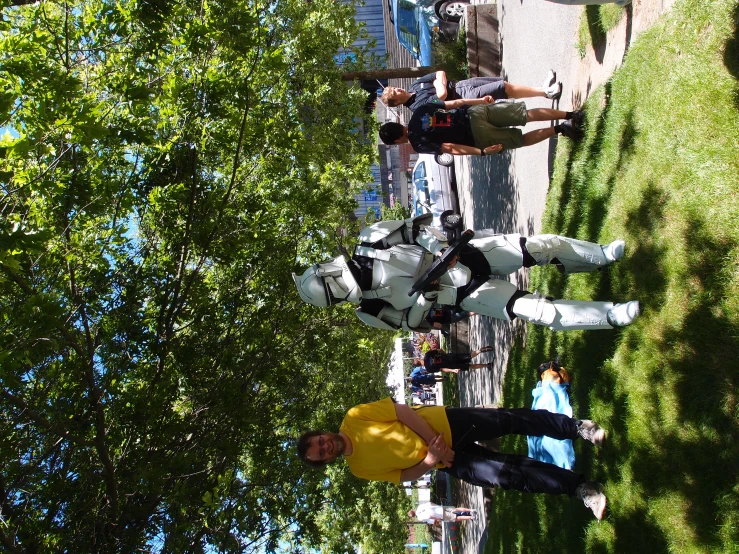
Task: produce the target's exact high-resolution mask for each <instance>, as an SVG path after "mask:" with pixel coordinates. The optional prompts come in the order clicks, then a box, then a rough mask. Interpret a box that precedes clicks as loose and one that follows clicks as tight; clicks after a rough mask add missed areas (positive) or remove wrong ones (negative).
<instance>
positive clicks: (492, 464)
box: [441, 408, 585, 496]
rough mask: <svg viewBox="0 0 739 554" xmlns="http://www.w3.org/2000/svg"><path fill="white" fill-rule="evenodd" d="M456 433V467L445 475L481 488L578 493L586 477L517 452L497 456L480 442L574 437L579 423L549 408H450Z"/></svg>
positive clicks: (450, 424) (450, 415) (454, 445)
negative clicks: (513, 436)
mask: <svg viewBox="0 0 739 554" xmlns="http://www.w3.org/2000/svg"><path fill="white" fill-rule="evenodd" d="M446 415H447V418H448V419H449V426H450V427H451V430H452V440H453V441H454V442H453V444H452V449H453V450H454V463H453V464H452V467H449V468H445V469H443V470H441V471H444V472H446V473H448V474H449V475H452V476H454V477H456V478H457V479H461V480H462V481H466V482H468V483H470V484H472V485H477V486H479V487H493V486H495V485H497V486H499V487H500V488H502V489H514V490H519V491H524V492H543V493H547V494H568V495H570V496H574V495H575V489H576V488H577V486H578V485H579V484H580V483H582V482H583V481H584V480H585V479H584V478H583V476H582V475H579V474H577V473H575V472H573V471H570V470H568V469H562V468H561V467H558V466H555V465H553V464H547V463H545V462H540V461H538V460H534V459H533V458H529V457H527V456H519V455H516V454H504V453H502V452H495V451H494V450H490V449H489V448H485V447H484V446H480V445H479V444H474V443H475V441H479V440H488V439H494V438H498V437H502V436H503V435H510V434H517V435H532V436H536V437H541V436H547V437H552V438H555V439H574V438H576V437H577V436H578V435H577V426H576V424H575V420H574V419H572V418H570V417H567V416H565V415H562V414H553V413H551V412H548V411H546V410H529V409H527V408H517V409H512V410H503V409H495V408H447V409H446Z"/></svg>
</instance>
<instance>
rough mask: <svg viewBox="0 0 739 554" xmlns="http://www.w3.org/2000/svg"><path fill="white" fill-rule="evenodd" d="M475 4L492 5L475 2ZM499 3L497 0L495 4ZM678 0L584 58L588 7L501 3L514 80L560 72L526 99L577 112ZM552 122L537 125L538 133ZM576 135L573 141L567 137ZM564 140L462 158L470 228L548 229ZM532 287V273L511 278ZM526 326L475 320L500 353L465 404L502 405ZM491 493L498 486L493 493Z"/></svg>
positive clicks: (469, 528)
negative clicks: (516, 342) (548, 88)
mask: <svg viewBox="0 0 739 554" xmlns="http://www.w3.org/2000/svg"><path fill="white" fill-rule="evenodd" d="M473 3H476V4H480V3H486V2H483V1H480V0H473ZM490 3H492V2H490ZM673 3H674V0H634V3H633V8H632V11H631V13H629V14H628V15H627V16H626V17H623V18H622V21H621V23H620V24H619V25H618V26H617V27H616V28H614V29H612V30H611V31H610V32H609V33H608V38H607V41H606V45H605V47H603V48H601V49H599V51H593V50H592V48H590V49H588V52H587V54H586V56H585V58H584V59H581V58H580V56H579V54H578V52H577V47H576V43H577V29H578V26H579V21H580V14H581V12H582V10H583V9H584V7H582V6H564V5H560V4H553V3H550V2H546V1H544V0H500V1H499V2H498V18H499V22H500V32H501V42H502V52H503V71H504V76H505V77H506V79H507V80H508V81H509V82H512V83H517V84H522V85H529V86H540V85H541V82H542V81H543V79H544V78H545V76H546V74H547V71H548V70H549V69H550V68H551V69H554V70H555V71H556V72H557V79H558V80H560V81H562V83H563V94H562V98H561V99H560V101H559V102H558V103H556V104H555V103H553V102H552V101H551V100H546V99H543V98H535V99H530V100H526V105H527V106H528V107H530V108H538V107H555V108H558V109H562V110H571V109H573V108H574V107H578V106H579V105H581V104H582V103H583V102H584V101H585V99H586V98H587V96H588V94H589V93H590V91H591V90H593V89H595V88H596V87H598V86H599V85H600V84H602V83H603V82H605V81H606V80H607V79H608V78H609V77H610V76H611V74H612V73H613V71H614V70H615V69H616V68H617V67H618V66H620V64H621V62H622V60H623V57H624V55H625V53H626V50H627V48H628V44H630V42H632V41H633V40H634V38H635V37H636V35H637V34H638V33H639V32H641V31H643V30H645V29H647V28H648V27H649V26H651V25H652V24H653V23H654V21H655V20H656V19H657V18H658V17H659V15H661V14H662V13H664V12H665V11H667V10H668V9H669V8H670V7H671V6H672V4H673ZM548 125H549V123H533V124H529V125H527V126H526V130H527V131H528V130H532V129H536V128H539V127H543V126H548ZM562 140H568V139H562ZM556 145H557V138H553V139H551V140H549V141H544V142H542V143H540V144H537V145H534V146H530V147H527V148H521V149H518V150H514V151H512V152H507V153H504V154H502V155H500V156H494V157H484V158H478V157H471V156H458V157H457V158H456V159H455V169H456V174H457V182H458V189H459V200H460V211H461V213H462V215H463V216H464V220H465V225H466V226H467V228H473V229H485V228H489V229H495V230H496V231H498V232H502V233H513V232H518V233H521V234H527V235H528V234H535V233H538V232H539V231H540V230H541V218H542V214H543V212H544V208H545V199H546V194H547V191H548V188H549V179H550V176H551V172H552V163H553V160H554V151H555V148H556ZM509 280H511V282H514V283H516V284H517V285H518V286H519V287H520V288H526V285H527V283H528V273H527V272H526V271H521V272H519V273H517V274H515V275H512V276H510V277H509ZM516 332H520V333H523V332H525V326H524V325H523V324H521V323H520V322H517V323H516V324H510V323H505V322H502V321H500V320H493V319H491V318H487V317H479V318H472V319H471V320H470V325H469V345H470V348H471V349H476V348H480V347H481V346H484V345H487V344H490V345H493V346H495V351H494V352H492V353H490V354H485V355H484V356H487V357H486V358H483V359H482V360H480V361H494V362H495V364H494V367H493V368H491V369H483V370H473V371H470V372H468V373H465V374H461V375H460V380H459V382H460V385H459V386H460V398H461V402H462V405H463V406H476V405H494V404H497V402H498V400H499V398H500V392H501V386H502V379H503V375H504V372H505V368H506V364H507V361H508V352H509V349H510V345H511V341H512V339H513V337H514V333H516ZM455 492H456V495H457V503H458V504H459V505H462V506H468V507H470V508H475V509H477V510H478V512H479V513H484V511H483V508H484V505H485V497H484V492H485V491H483V489H480V488H478V487H472V486H469V485H466V484H462V485H461V486H460V487H459V488H457V490H456V491H455ZM487 494H488V496H491V491H488V492H487ZM486 524H487V522H486V518H480V521H476V522H470V523H468V524H466V525H465V526H464V530H463V533H462V537H463V541H462V544H461V545H460V552H461V553H463V554H471V553H476V552H482V550H483V546H484V544H485V537H486V534H487V532H488V530H487V529H486V527H485V526H486Z"/></svg>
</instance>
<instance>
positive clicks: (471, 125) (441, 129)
mask: <svg viewBox="0 0 739 554" xmlns="http://www.w3.org/2000/svg"><path fill="white" fill-rule="evenodd" d="M558 119H564V120H565V121H563V122H562V123H560V124H558V125H555V126H553V127H545V128H542V129H536V130H535V131H529V132H528V133H526V134H523V132H522V131H521V130H520V129H518V128H517V127H518V126H523V125H526V123H527V122H529V121H555V120H558ZM583 120H584V114H583V112H582V111H578V112H564V111H561V110H553V109H550V108H535V109H531V110H527V109H526V104H524V103H523V102H501V103H498V104H492V97H490V96H486V97H485V98H480V99H469V100H468V99H459V100H449V101H446V102H441V101H439V100H434V101H431V102H428V103H426V104H424V105H423V106H421V107H419V108H418V109H417V110H416V111H415V112H413V117H411V120H410V121H409V122H408V127H405V126H404V125H401V124H400V123H395V122H389V123H385V124H384V125H382V126H381V127H380V139H381V140H382V141H383V142H384V143H385V144H404V143H406V142H410V143H411V146H413V149H414V150H415V151H416V152H419V153H425V154H442V153H446V154H454V155H458V156H485V155H487V154H498V153H499V152H502V151H503V150H511V149H513V148H520V147H522V146H531V145H532V144H536V143H539V142H541V141H543V140H546V139H548V138H551V137H553V136H554V135H556V134H562V135H564V136H566V137H569V138H571V139H573V140H580V139H581V138H582V124H583Z"/></svg>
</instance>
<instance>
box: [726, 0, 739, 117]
mask: <svg viewBox="0 0 739 554" xmlns="http://www.w3.org/2000/svg"><path fill="white" fill-rule="evenodd" d="M732 19H733V20H734V34H733V36H732V37H731V38H730V39H729V40H727V41H726V46H725V47H724V65H725V66H726V69H728V70H729V72H730V73H731V74H732V75H733V76H734V78H735V79H739V4H737V5H736V6H735V7H734V13H733V18H732ZM734 104H735V105H736V106H739V88H736V89H735V90H734Z"/></svg>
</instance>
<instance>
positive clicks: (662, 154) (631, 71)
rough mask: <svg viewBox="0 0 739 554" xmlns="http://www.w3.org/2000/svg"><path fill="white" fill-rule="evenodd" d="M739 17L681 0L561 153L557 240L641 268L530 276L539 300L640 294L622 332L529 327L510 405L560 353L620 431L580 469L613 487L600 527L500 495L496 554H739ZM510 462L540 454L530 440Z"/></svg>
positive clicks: (552, 208) (702, 0) (596, 407)
mask: <svg viewBox="0 0 739 554" xmlns="http://www.w3.org/2000/svg"><path fill="white" fill-rule="evenodd" d="M738 24H739V7H738V4H737V1H736V0H678V2H677V4H676V5H675V7H674V8H673V11H672V12H671V13H670V14H668V15H667V16H666V18H664V19H663V20H662V21H661V22H659V23H658V24H657V25H656V26H655V27H653V28H652V29H651V30H650V31H648V32H647V33H645V34H644V35H642V36H641V37H640V38H639V40H638V41H637V42H636V44H634V45H633V46H632V48H631V49H630V50H629V53H628V56H627V60H626V63H625V64H624V66H623V67H622V68H621V69H620V70H619V71H618V72H617V73H616V75H614V77H613V79H612V81H611V82H610V83H609V84H608V86H606V87H605V88H602V89H600V90H598V91H596V92H595V93H594V94H593V95H592V96H591V98H590V99H589V100H588V102H587V104H586V106H585V108H586V110H587V116H588V125H587V134H586V138H585V140H584V141H582V142H581V143H579V144H577V145H576V146H575V147H573V145H572V143H570V141H568V140H562V141H560V144H559V145H558V147H557V157H556V164H555V172H554V176H553V182H552V185H551V188H550V191H549V195H548V198H547V211H546V215H545V221H544V229H545V232H552V233H559V234H562V235H566V236H571V237H578V238H582V239H587V240H599V241H600V242H602V243H606V242H609V241H611V240H613V239H616V238H623V239H625V240H626V244H627V256H626V258H625V259H624V260H622V261H621V262H619V263H618V264H616V265H614V266H612V267H611V268H609V270H606V271H604V272H600V273H593V274H580V275H573V276H570V277H567V278H564V277H562V276H560V275H559V274H558V273H557V272H556V270H554V269H553V268H536V269H534V270H532V272H531V281H532V282H531V286H530V287H529V288H530V289H531V290H540V291H542V292H544V293H546V294H548V295H551V296H554V297H565V298H577V299H613V300H616V301H625V300H630V299H638V300H640V301H641V305H642V316H641V317H640V318H639V319H638V320H637V322H636V323H634V324H633V325H631V326H630V327H627V328H624V329H622V330H618V331H614V332H607V331H601V332H592V331H591V332H571V333H557V334H555V333H553V332H550V331H549V330H547V329H543V328H541V327H535V326H533V325H529V326H528V336H527V338H526V344H525V345H524V344H523V343H522V342H519V343H518V344H516V345H515V347H514V349H513V352H512V354H511V359H510V362H509V366H508V369H507V373H506V379H505V385H504V398H503V405H505V406H519V405H530V403H531V393H530V391H531V389H532V388H533V387H534V386H535V383H536V381H535V379H536V375H535V371H534V370H535V367H536V366H537V365H538V364H539V363H540V362H542V361H544V360H547V359H551V358H552V357H554V356H555V355H556V354H559V355H560V357H561V361H562V363H563V365H565V366H566V367H567V368H568V369H569V370H571V371H572V373H573V375H574V383H573V384H574V387H573V390H572V402H573V408H574V410H575V414H576V415H578V416H580V417H583V418H586V417H590V418H592V419H594V420H596V421H598V422H599V423H601V424H602V425H603V426H604V427H605V428H606V429H607V430H608V432H609V441H608V443H607V444H606V445H605V446H603V447H602V448H601V449H600V450H599V451H598V452H597V453H596V451H595V450H594V449H593V448H592V446H591V445H590V444H587V443H586V444H582V442H584V441H578V444H577V445H576V446H577V453H578V457H577V468H578V470H579V471H581V472H583V473H586V474H587V475H588V476H589V477H590V478H593V479H596V480H599V481H601V482H602V483H604V484H605V487H606V494H607V495H608V498H609V510H608V512H607V515H606V519H605V520H604V521H603V522H600V523H598V522H596V521H595V520H594V519H593V518H592V516H591V515H590V513H589V511H586V510H585V508H584V507H583V506H582V504H581V503H579V502H578V501H575V500H569V499H567V498H560V497H549V498H547V497H544V496H543V495H526V494H521V493H517V492H506V491H497V492H496V498H495V501H494V503H493V505H492V512H491V519H490V527H489V535H488V536H489V539H488V542H487V544H486V547H485V552H486V553H488V554H490V553H506V554H508V553H511V552H522V553H527V554H529V553H536V552H541V553H552V552H568V553H577V552H589V553H605V552H618V553H621V552H628V553H639V552H644V553H649V554H656V553H659V552H674V553H693V552H694V553H706V552H732V553H737V552H739V425H738V421H737V420H738V418H739V403H738V400H739V398H738V397H737V394H739V390H738V389H737V385H738V384H739V86H738V84H737V76H738V75H739V39H738V37H737V29H736V26H737V25H738ZM502 450H504V451H516V452H525V451H526V444H525V440H521V439H510V438H509V439H506V440H504V441H503V444H502Z"/></svg>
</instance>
